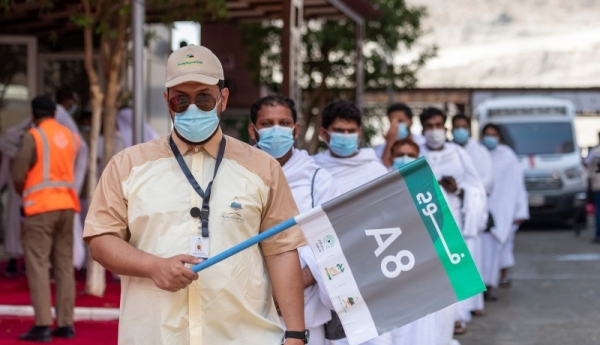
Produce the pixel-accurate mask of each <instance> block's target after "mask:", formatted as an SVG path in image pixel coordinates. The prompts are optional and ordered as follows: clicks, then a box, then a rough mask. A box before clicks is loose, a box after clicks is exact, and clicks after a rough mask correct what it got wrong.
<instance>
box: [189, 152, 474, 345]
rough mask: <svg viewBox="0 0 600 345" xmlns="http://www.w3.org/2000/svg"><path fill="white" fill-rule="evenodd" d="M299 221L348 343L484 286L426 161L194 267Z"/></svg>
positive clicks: (196, 269)
mask: <svg viewBox="0 0 600 345" xmlns="http://www.w3.org/2000/svg"><path fill="white" fill-rule="evenodd" d="M294 225H300V227H301V228H302V231H303V232H304V235H305V237H306V239H307V242H308V243H309V244H310V249H311V250H312V252H313V254H314V256H315V259H316V264H317V265H318V268H314V267H312V268H311V270H313V272H314V273H313V274H315V275H317V276H320V277H321V278H323V281H324V284H325V287H326V289H327V293H328V295H329V298H330V299H331V302H332V304H333V307H334V309H335V311H336V312H337V313H338V316H339V318H340V320H341V322H342V325H343V327H344V331H345V333H346V337H347V340H348V343H349V344H351V345H355V344H360V343H363V342H365V341H368V340H370V339H373V338H376V337H377V336H379V335H381V334H384V333H387V332H389V331H390V330H392V329H394V328H397V327H401V326H403V325H406V324H408V323H410V322H412V321H415V320H417V319H419V318H421V317H423V316H426V315H428V314H431V313H433V312H436V311H438V310H441V309H443V308H446V307H448V306H449V305H451V304H454V303H457V302H459V301H463V300H466V299H467V298H470V297H472V296H475V295H477V294H479V293H481V292H482V291H484V290H485V285H484V284H483V281H482V279H481V276H480V275H479V272H478V270H477V267H475V263H474V262H473V258H472V257H471V255H470V253H469V249H468V248H467V246H466V244H465V241H464V239H463V237H462V235H461V233H460V231H459V229H458V227H457V225H456V222H455V221H454V218H453V216H452V213H451V212H450V209H449V207H448V204H447V203H446V201H445V199H444V196H443V194H442V191H441V189H440V186H439V185H438V183H437V179H436V178H435V176H434V175H433V172H432V171H431V168H430V167H429V165H428V164H427V161H426V160H425V159H424V158H420V159H418V160H417V161H415V162H413V163H410V164H407V165H405V166H403V167H401V168H400V169H399V170H395V171H391V172H389V173H388V174H386V175H384V176H382V177H380V178H378V179H376V180H373V181H371V182H369V183H367V184H365V185H363V186H361V187H358V188H356V189H354V190H352V191H350V192H348V193H346V194H344V195H341V196H339V197H337V198H335V199H333V200H331V201H329V202H326V203H324V204H323V205H321V206H320V207H316V208H314V209H312V210H310V211H308V212H306V213H303V214H301V215H299V216H296V217H294V218H292V219H288V220H286V221H284V222H282V223H281V224H278V225H276V226H274V227H272V228H271V229H268V230H265V231H263V232H261V233H260V234H258V235H256V236H254V237H251V238H249V239H247V240H245V241H243V242H242V243H240V244H238V245H236V246H234V247H232V248H229V249H227V250H225V251H223V252H221V253H219V254H217V255H215V256H213V257H211V258H209V259H208V260H206V261H203V262H201V263H199V264H197V265H194V266H192V270H193V271H194V272H199V271H201V270H203V269H205V268H208V267H211V266H212V265H214V264H216V263H218V262H220V261H222V260H224V259H226V258H228V257H230V256H231V255H234V254H236V253H239V252H240V251H242V250H244V249H246V248H249V247H251V246H253V245H255V244H257V243H260V242H261V241H263V240H265V239H267V238H269V237H270V236H274V235H276V234H278V233H280V232H282V231H284V230H286V229H288V228H290V227H292V226H294ZM307 264H309V263H307ZM309 265H311V264H309ZM313 268H314V269H313ZM334 278H335V279H334ZM319 284H321V283H319ZM399 304H400V305H399Z"/></svg>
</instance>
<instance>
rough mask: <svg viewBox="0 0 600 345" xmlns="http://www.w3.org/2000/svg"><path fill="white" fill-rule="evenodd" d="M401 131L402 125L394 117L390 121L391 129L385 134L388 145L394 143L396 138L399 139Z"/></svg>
mask: <svg viewBox="0 0 600 345" xmlns="http://www.w3.org/2000/svg"><path fill="white" fill-rule="evenodd" d="M399 131H400V126H399V122H398V119H395V118H394V119H392V120H391V121H390V130H389V131H388V132H387V133H386V135H385V141H386V142H387V144H388V145H390V146H391V145H393V144H394V143H395V142H396V140H398V132H399Z"/></svg>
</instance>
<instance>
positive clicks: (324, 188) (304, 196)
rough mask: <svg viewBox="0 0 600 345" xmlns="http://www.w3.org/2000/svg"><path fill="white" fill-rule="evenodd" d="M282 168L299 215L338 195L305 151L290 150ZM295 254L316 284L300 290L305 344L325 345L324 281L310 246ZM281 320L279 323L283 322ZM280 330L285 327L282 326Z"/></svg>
mask: <svg viewBox="0 0 600 345" xmlns="http://www.w3.org/2000/svg"><path fill="white" fill-rule="evenodd" d="M282 168H283V174H284V175H285V177H286V179H287V181H288V184H289V185H290V188H291V190H292V195H293V196H294V200H295V201H296V205H297V206H298V211H299V212H300V213H303V212H306V211H308V210H310V209H311V208H313V207H314V206H319V205H321V204H322V203H324V202H326V201H328V200H330V199H333V198H334V197H336V196H337V195H338V194H339V192H338V189H337V185H336V184H335V182H334V180H333V177H332V176H331V174H329V172H327V170H325V169H322V168H320V167H319V166H318V165H317V164H316V163H315V161H314V159H313V158H312V157H310V156H309V155H308V153H306V151H302V150H297V149H293V153H292V156H291V157H290V159H289V160H288V161H287V162H286V163H285V164H284V165H283V167H282ZM317 169H319V170H318V171H317ZM315 173H316V174H315ZM313 179H314V185H313ZM313 187H314V188H313ZM298 254H299V255H300V264H301V266H302V268H304V267H306V266H308V267H309V269H310V270H311V272H312V274H313V277H315V280H316V281H317V284H315V285H312V286H309V287H307V288H305V289H304V323H305V325H306V328H307V329H308V330H309V331H310V342H309V344H310V345H325V327H324V325H325V323H327V321H329V320H331V309H330V307H328V306H326V305H325V304H323V302H322V298H326V299H328V297H327V290H326V288H325V282H324V281H323V280H322V279H321V276H320V274H319V270H318V268H317V263H316V261H315V257H314V255H313V253H312V251H311V249H310V247H309V246H303V247H300V248H298ZM281 321H282V324H283V319H281ZM283 327H284V328H285V324H283Z"/></svg>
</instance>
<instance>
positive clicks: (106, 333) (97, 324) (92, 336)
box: [0, 316, 119, 345]
mask: <svg viewBox="0 0 600 345" xmlns="http://www.w3.org/2000/svg"><path fill="white" fill-rule="evenodd" d="M118 324H119V322H118V321H79V322H77V321H76V322H75V332H76V337H75V339H69V340H67V339H61V338H53V339H52V344H65V345H67V344H69V345H88V344H106V345H110V344H117V334H118V333H117V330H118ZM32 325H33V318H25V317H18V318H17V317H9V316H0V344H2V345H17V344H19V345H22V344H36V343H32V342H29V341H19V340H17V339H18V338H19V335H21V334H23V333H26V332H27V331H29V328H30V327H31V326H32Z"/></svg>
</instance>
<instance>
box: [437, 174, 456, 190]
mask: <svg viewBox="0 0 600 345" xmlns="http://www.w3.org/2000/svg"><path fill="white" fill-rule="evenodd" d="M439 183H440V186H442V187H443V188H444V189H445V190H446V192H448V193H450V194H454V193H456V191H457V190H458V185H457V184H456V180H455V179H454V177H452V176H444V177H442V179H441V180H440V181H439Z"/></svg>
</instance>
